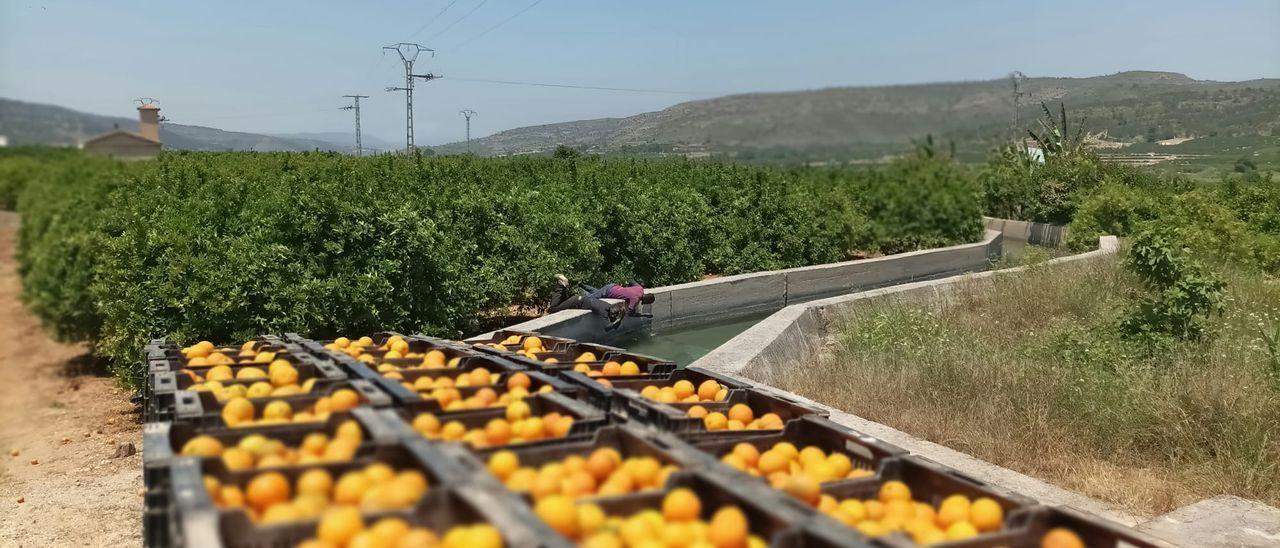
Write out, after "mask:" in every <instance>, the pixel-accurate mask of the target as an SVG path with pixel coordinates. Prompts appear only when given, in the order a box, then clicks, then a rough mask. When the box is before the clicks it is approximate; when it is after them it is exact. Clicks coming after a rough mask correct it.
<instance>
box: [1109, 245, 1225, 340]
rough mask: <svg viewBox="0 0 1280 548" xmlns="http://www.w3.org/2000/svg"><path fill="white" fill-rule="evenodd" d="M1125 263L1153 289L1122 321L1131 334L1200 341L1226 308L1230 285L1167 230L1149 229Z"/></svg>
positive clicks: (1133, 248)
mask: <svg viewBox="0 0 1280 548" xmlns="http://www.w3.org/2000/svg"><path fill="white" fill-rule="evenodd" d="M1125 265H1126V266H1127V267H1128V268H1129V270H1130V271H1132V272H1133V273H1135V274H1137V275H1138V277H1139V278H1140V279H1141V280H1142V282H1143V283H1144V284H1145V285H1146V287H1147V289H1148V290H1149V291H1150V294H1149V295H1147V296H1145V297H1143V298H1142V299H1141V300H1140V301H1139V302H1138V303H1136V305H1134V307H1133V308H1132V309H1131V310H1130V311H1129V313H1128V314H1127V315H1126V316H1125V317H1124V318H1123V319H1122V320H1121V322H1120V327H1121V330H1122V331H1123V332H1124V334H1125V335H1126V336H1128V337H1130V338H1133V339H1138V340H1142V341H1148V342H1162V341H1164V340H1166V339H1168V338H1170V337H1172V338H1174V339H1178V340H1196V339H1200V338H1202V337H1203V336H1204V335H1205V333H1206V332H1207V331H1208V327H1209V318H1210V316H1212V315H1213V314H1215V313H1217V312H1218V311H1220V310H1221V309H1222V296H1223V290H1224V288H1225V283H1224V282H1223V281H1222V279H1221V278H1220V277H1218V276H1216V275H1213V274H1210V273H1207V272H1205V270H1204V267H1203V266H1201V264H1200V263H1199V262H1197V261H1194V260H1192V259H1190V258H1189V257H1187V256H1185V254H1184V253H1183V252H1182V250H1181V249H1179V248H1178V247H1177V246H1175V245H1174V244H1173V243H1172V242H1171V240H1170V238H1169V237H1168V236H1167V235H1166V234H1163V233H1161V232H1158V231H1155V230H1146V231H1143V232H1140V233H1139V234H1138V235H1136V236H1134V238H1133V240H1132V241H1131V242H1130V246H1129V249H1128V252H1127V255H1126V258H1125Z"/></svg>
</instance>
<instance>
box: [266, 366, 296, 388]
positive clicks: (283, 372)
mask: <svg viewBox="0 0 1280 548" xmlns="http://www.w3.org/2000/svg"><path fill="white" fill-rule="evenodd" d="M275 363H279V362H278V361H277V362H273V363H272V365H275ZM269 376H270V377H271V386H275V387H280V386H288V385H290V384H297V382H298V370H297V369H294V367H293V366H292V365H290V364H289V362H284V365H281V366H279V367H275V368H272V369H271V373H270V375H269Z"/></svg>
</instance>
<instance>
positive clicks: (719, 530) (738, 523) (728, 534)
mask: <svg viewBox="0 0 1280 548" xmlns="http://www.w3.org/2000/svg"><path fill="white" fill-rule="evenodd" d="M706 532H707V533H706V534H707V540H710V541H711V545H712V546H715V547H716V548H742V547H744V546H747V535H748V534H749V531H748V529H747V516H746V515H744V514H743V513H742V510H739V509H738V507H737V506H725V507H723V508H721V509H719V510H716V513H715V515H713V516H711V524H710V525H708V526H707V528H706Z"/></svg>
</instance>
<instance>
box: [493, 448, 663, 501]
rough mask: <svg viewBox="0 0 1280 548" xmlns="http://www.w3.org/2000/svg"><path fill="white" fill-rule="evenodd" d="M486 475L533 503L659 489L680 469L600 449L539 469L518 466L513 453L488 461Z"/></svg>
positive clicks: (500, 452) (608, 449)
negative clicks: (557, 498)
mask: <svg viewBox="0 0 1280 548" xmlns="http://www.w3.org/2000/svg"><path fill="white" fill-rule="evenodd" d="M488 466H489V472H491V473H492V474H493V475H494V476H497V478H498V479H500V480H502V482H503V483H504V484H505V485H506V486H507V488H508V489H511V490H512V491H519V492H522V493H529V494H530V495H532V496H533V498H534V499H535V500H538V499H542V498H545V497H549V496H564V497H569V498H571V499H576V498H580V497H594V496H612V495H625V494H628V493H635V492H637V491H644V490H648V489H661V488H662V486H663V485H665V484H666V483H667V476H669V475H671V473H672V472H675V471H676V470H678V469H679V467H677V466H675V465H673V464H668V465H665V466H664V465H663V464H662V463H661V462H660V461H658V459H655V458H653V457H628V458H625V459H624V458H622V454H621V453H619V452H618V450H617V449H614V448H612V447H601V448H599V449H596V450H595V451H592V452H591V454H590V455H588V456H587V457H585V458H584V457H582V456H581V455H570V456H568V457H565V458H564V459H562V460H559V461H555V462H548V463H546V464H543V465H542V466H540V467H538V468H536V469H535V468H532V467H527V466H521V465H520V457H519V456H518V455H516V454H515V453H514V452H512V451H508V450H503V451H498V452H496V453H494V454H493V455H491V456H490V457H489V465H488Z"/></svg>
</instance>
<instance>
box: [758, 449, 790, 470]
mask: <svg viewBox="0 0 1280 548" xmlns="http://www.w3.org/2000/svg"><path fill="white" fill-rule="evenodd" d="M790 462H791V459H788V458H787V455H786V453H785V452H782V451H778V450H777V449H770V450H768V451H765V452H763V453H761V454H760V458H759V459H758V460H757V461H756V466H757V467H758V468H759V469H760V473H762V474H764V475H766V476H767V475H769V474H773V473H774V472H783V471H786V469H787V465H788V464H789V463H790Z"/></svg>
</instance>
